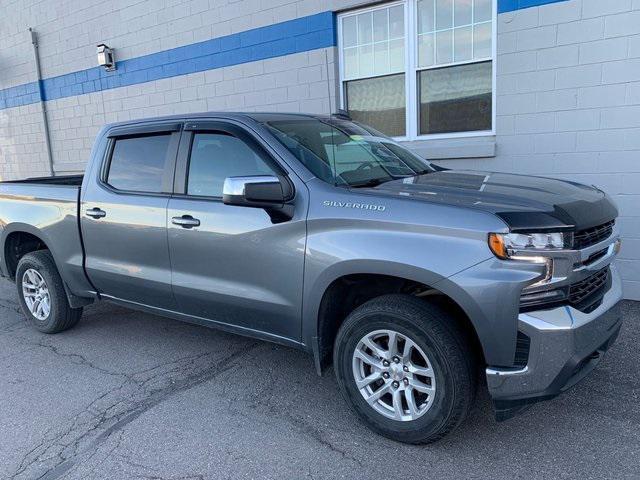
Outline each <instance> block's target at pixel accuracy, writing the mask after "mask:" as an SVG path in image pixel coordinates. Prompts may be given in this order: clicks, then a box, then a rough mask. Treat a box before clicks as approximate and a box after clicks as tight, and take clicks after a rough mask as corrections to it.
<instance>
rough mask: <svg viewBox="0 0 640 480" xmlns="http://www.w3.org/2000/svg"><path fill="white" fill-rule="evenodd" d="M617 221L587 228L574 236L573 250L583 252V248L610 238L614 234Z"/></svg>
mask: <svg viewBox="0 0 640 480" xmlns="http://www.w3.org/2000/svg"><path fill="white" fill-rule="evenodd" d="M614 223H615V220H611V221H610V222H607V223H603V224H602V225H598V226H597V227H592V228H586V229H584V230H580V231H578V232H576V233H574V234H573V248H574V249H575V250H582V249H583V248H587V247H590V246H591V245H595V244H596V243H598V242H601V241H602V240H604V239H606V238H609V237H610V236H611V233H613V225H614Z"/></svg>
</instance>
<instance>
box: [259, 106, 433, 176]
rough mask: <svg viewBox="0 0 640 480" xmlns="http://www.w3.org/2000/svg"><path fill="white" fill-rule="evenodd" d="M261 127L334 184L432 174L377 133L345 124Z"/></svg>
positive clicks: (271, 124)
mask: <svg viewBox="0 0 640 480" xmlns="http://www.w3.org/2000/svg"><path fill="white" fill-rule="evenodd" d="M265 125H266V126H267V127H268V128H269V129H270V130H271V132H272V133H273V134H274V135H275V136H276V138H277V139H278V140H280V142H281V143H282V144H283V145H284V146H285V147H286V148H287V149H288V150H289V151H290V152H291V153H292V154H293V155H295V156H296V158H297V159H298V160H300V162H302V163H303V164H304V165H305V166H306V167H307V168H308V169H309V170H311V172H313V174H314V175H316V176H317V177H318V178H320V179H322V180H324V181H325V182H328V183H332V184H334V185H349V186H353V187H359V186H375V185H378V184H380V183H384V182H387V181H390V180H395V179H397V178H404V177H414V176H416V175H420V174H423V173H430V172H433V171H435V170H434V169H433V168H432V167H431V166H430V165H429V162H427V161H426V160H424V159H422V158H420V157H418V156H417V155H415V154H413V153H411V152H410V151H409V150H407V149H406V148H404V147H402V146H401V145H400V144H398V143H396V142H395V141H393V140H391V139H390V138H388V137H385V136H384V135H383V134H381V133H380V132H377V131H375V130H373V129H372V128H371V127H365V126H364V125H361V124H358V123H354V122H350V121H347V120H341V119H317V118H305V119H299V118H298V119H291V120H289V119H287V120H277V121H268V122H265Z"/></svg>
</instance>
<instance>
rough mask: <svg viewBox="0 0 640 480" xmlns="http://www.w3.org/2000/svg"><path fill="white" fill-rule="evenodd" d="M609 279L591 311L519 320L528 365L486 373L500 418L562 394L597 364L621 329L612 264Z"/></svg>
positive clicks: (565, 309)
mask: <svg viewBox="0 0 640 480" xmlns="http://www.w3.org/2000/svg"><path fill="white" fill-rule="evenodd" d="M611 277H612V281H611V287H610V289H609V290H608V291H607V292H606V293H605V295H604V297H603V300H602V303H601V304H600V306H599V307H598V308H596V309H595V310H593V311H592V312H590V313H583V312H581V311H579V310H577V309H575V308H573V307H571V306H561V307H557V308H553V309H549V310H540V311H533V312H527V313H521V314H520V315H519V316H518V329H519V330H520V331H521V332H523V333H524V334H526V335H527V336H528V337H529V338H530V340H531V343H530V347H529V358H528V362H527V365H526V367H524V368H522V369H500V368H487V370H486V374H487V385H488V388H489V393H490V394H491V397H492V399H493V402H494V407H495V410H496V418H497V419H498V420H505V419H507V418H510V417H511V416H513V415H514V414H516V413H518V412H519V411H520V410H522V409H524V408H525V407H527V406H528V405H530V404H532V403H535V402H537V401H540V400H546V399H549V398H552V397H554V396H556V395H558V394H560V393H562V392H563V391H565V390H567V389H568V388H570V387H572V386H573V385H575V384H576V383H578V382H579V381H580V380H582V379H583V378H584V377H585V376H586V375H587V374H588V373H589V372H591V370H593V369H594V368H595V366H596V365H597V364H598V363H599V361H600V360H601V358H602V356H603V354H604V352H605V351H606V350H607V349H608V348H609V347H610V346H611V345H612V344H613V342H614V341H615V339H616V338H617V336H618V333H619V332H620V327H621V325H622V318H621V315H620V308H619V302H620V300H621V299H622V283H621V280H620V277H619V275H618V272H617V269H616V267H615V265H611Z"/></svg>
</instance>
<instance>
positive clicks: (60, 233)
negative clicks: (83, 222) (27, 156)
mask: <svg viewBox="0 0 640 480" xmlns="http://www.w3.org/2000/svg"><path fill="white" fill-rule="evenodd" d="M82 179H83V175H73V176H71V175H70V176H64V177H42V178H29V179H25V180H17V181H7V182H0V241H2V242H3V243H2V244H5V242H6V241H7V238H8V237H9V236H10V235H13V234H14V232H23V233H20V234H21V235H24V234H32V235H34V236H36V237H38V238H39V239H40V240H41V241H42V242H43V243H44V244H45V245H46V247H47V248H48V249H49V250H51V253H52V254H53V257H54V258H55V260H56V264H57V266H58V270H59V271H60V274H61V276H62V278H63V279H65V282H66V284H67V286H68V287H69V288H70V290H71V291H73V292H82V291H83V290H86V288H87V280H86V277H85V275H84V269H83V248H82V241H81V238H80V229H79V225H78V223H79V222H78V202H79V199H80V190H81V185H82ZM7 263H8V264H9V266H10V267H15V265H13V263H15V262H11V261H9V259H7ZM3 273H4V274H5V275H7V276H9V277H11V276H12V272H11V271H8V272H3Z"/></svg>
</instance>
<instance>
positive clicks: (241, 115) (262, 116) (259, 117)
mask: <svg viewBox="0 0 640 480" xmlns="http://www.w3.org/2000/svg"><path fill="white" fill-rule="evenodd" d="M207 118H210V119H228V120H246V119H251V120H254V121H256V122H272V121H278V120H293V119H313V118H315V119H328V118H331V115H326V114H324V115H320V114H311V113H279V112H255V113H254V112H250V113H249V112H202V113H188V114H184V115H169V116H163V117H150V118H139V119H134V120H125V121H122V122H114V123H110V124H108V125H106V126H107V127H109V128H111V127H120V126H127V125H138V124H145V123H152V122H153V123H155V122H165V121H174V122H175V121H183V122H184V121H189V120H196V119H197V120H202V119H207Z"/></svg>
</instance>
